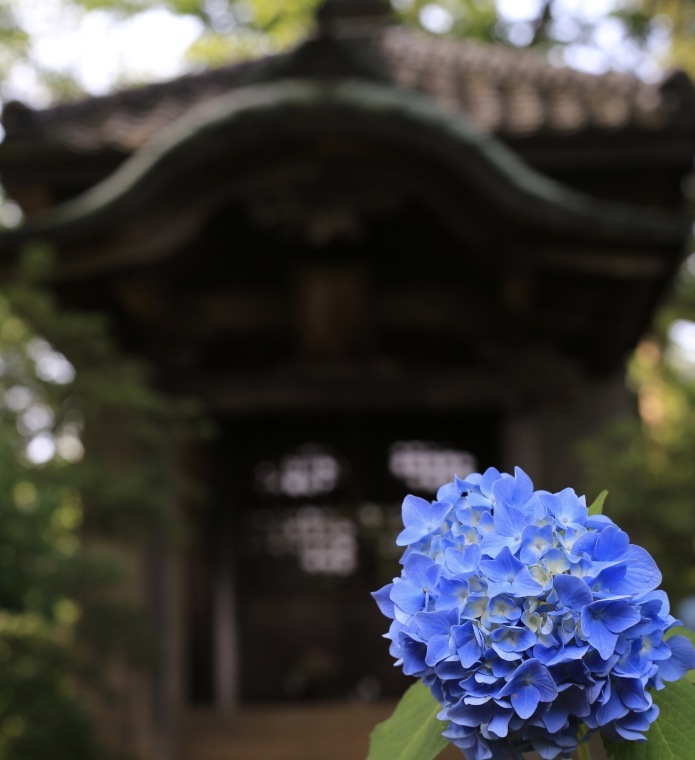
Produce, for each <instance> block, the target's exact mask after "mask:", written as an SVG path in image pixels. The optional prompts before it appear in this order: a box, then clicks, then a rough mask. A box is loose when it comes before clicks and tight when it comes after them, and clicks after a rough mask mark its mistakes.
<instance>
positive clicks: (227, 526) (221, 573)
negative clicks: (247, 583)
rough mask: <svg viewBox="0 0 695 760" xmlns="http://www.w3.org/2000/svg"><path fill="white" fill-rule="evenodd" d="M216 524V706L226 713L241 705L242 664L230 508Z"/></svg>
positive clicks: (218, 517)
mask: <svg viewBox="0 0 695 760" xmlns="http://www.w3.org/2000/svg"><path fill="white" fill-rule="evenodd" d="M216 511H217V519H216V520H215V526H216V536H215V549H214V551H215V557H214V574H213V588H212V598H213V648H214V658H213V669H214V670H213V687H214V699H215V706H216V707H217V708H218V709H219V710H222V711H228V710H231V709H233V708H234V707H235V706H236V705H237V703H238V702H239V687H240V678H241V673H240V667H239V665H240V663H239V634H238V627H237V610H236V594H235V592H236V589H235V579H234V558H233V542H232V529H233V528H232V521H231V519H230V517H229V508H227V510H224V505H222V506H221V508H218V510H216Z"/></svg>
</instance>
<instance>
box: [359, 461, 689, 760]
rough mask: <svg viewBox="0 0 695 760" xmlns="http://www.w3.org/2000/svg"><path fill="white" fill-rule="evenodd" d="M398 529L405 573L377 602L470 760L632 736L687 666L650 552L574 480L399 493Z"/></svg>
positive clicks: (639, 734) (552, 753)
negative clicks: (549, 485)
mask: <svg viewBox="0 0 695 760" xmlns="http://www.w3.org/2000/svg"><path fill="white" fill-rule="evenodd" d="M403 524H404V529H403V530H402V532H401V533H400V535H399V536H398V538H397V544H398V545H399V546H403V547H405V551H404V553H403V557H402V560H401V562H402V565H403V569H402V572H401V575H400V577H398V578H394V580H393V582H392V583H389V584H387V585H386V586H384V587H383V588H382V589H380V590H379V591H377V592H375V593H374V594H373V596H374V597H375V599H376V601H377V603H378V605H379V607H380V609H381V611H382V612H383V613H384V614H385V615H386V616H387V617H388V618H390V619H391V620H392V623H391V626H390V629H389V632H388V633H387V634H386V638H388V639H390V642H391V644H390V652H391V655H392V656H393V657H394V658H395V659H396V665H398V666H401V667H402V669H403V672H404V673H405V674H406V675H411V676H416V677H419V678H421V679H422V680H423V682H424V683H425V684H426V685H427V686H428V687H429V688H430V690H431V691H432V694H433V695H434V696H435V698H436V699H437V700H438V701H439V703H440V704H441V708H442V709H441V711H440V713H439V715H438V717H439V718H440V719H441V720H442V721H445V722H447V723H448V727H447V728H446V730H445V731H444V733H443V735H444V736H445V737H446V738H447V739H449V740H450V741H451V742H452V743H453V744H455V745H456V746H458V747H459V748H460V749H462V750H463V752H464V754H465V755H466V757H467V758H469V760H488V759H489V758H492V759H493V760H498V759H500V760H501V759H502V758H504V759H505V760H506V758H509V757H514V756H517V755H518V754H520V753H522V752H525V751H530V750H535V751H536V752H538V754H539V755H540V756H541V757H542V758H544V759H545V760H552V759H553V758H556V757H568V756H569V754H570V753H571V752H572V751H573V750H574V749H575V748H576V747H577V746H578V744H579V743H580V741H585V740H586V738H587V737H588V736H589V735H590V734H591V733H593V732H595V731H601V732H602V733H603V735H604V736H605V737H606V738H608V739H613V740H628V741H638V742H640V741H644V740H645V736H644V732H645V731H646V730H647V729H648V728H649V726H650V725H651V723H652V722H653V721H654V720H655V719H656V717H657V715H658V707H657V706H656V705H655V704H654V703H653V701H652V696H651V693H650V692H651V690H659V689H662V688H663V686H664V683H665V682H668V681H675V680H678V679H679V678H681V677H682V676H683V675H684V674H685V673H686V672H687V671H688V670H690V669H691V668H693V667H695V652H694V651H693V647H692V645H691V643H690V641H689V640H688V639H687V638H686V637H684V636H678V635H676V636H671V637H669V638H665V636H664V634H665V633H666V631H669V630H670V629H671V628H673V627H674V626H676V625H679V621H677V620H676V619H675V618H674V617H673V616H672V615H671V614H670V612H669V601H668V598H667V596H666V594H665V593H664V591H662V590H658V586H659V584H660V583H661V573H660V572H659V569H658V568H657V566H656V563H655V562H654V560H653V559H652V557H651V556H650V555H649V553H648V552H647V551H645V550H644V549H643V548H641V547H639V546H636V545H634V544H631V543H630V540H629V538H628V536H627V534H626V533H625V532H623V531H622V530H620V528H618V526H617V525H615V523H614V522H613V521H612V520H611V519H610V518H608V517H607V516H605V515H601V514H589V510H588V509H587V506H586V501H585V498H584V497H583V496H582V497H580V496H577V494H576V493H575V492H574V491H573V490H572V489H571V488H567V489H565V490H563V491H560V492H559V493H549V492H547V491H535V490H534V488H533V484H532V482H531V480H530V478H529V477H528V476H527V475H526V474H525V473H524V472H523V471H522V470H521V469H519V468H516V470H515V474H514V475H513V476H512V475H510V474H502V473H500V472H499V471H498V470H496V469H495V468H490V469H488V470H487V471H486V472H485V473H484V474H479V473H475V474H471V475H468V476H467V477H466V478H465V479H463V480H462V479H460V478H458V477H456V478H455V479H454V481H453V482H451V483H447V484H446V485H444V486H442V487H441V488H440V489H439V491H438V493H437V498H436V500H435V501H434V502H432V503H430V502H429V501H426V500H425V499H421V498H418V497H416V496H407V497H406V498H405V501H404V502H403Z"/></svg>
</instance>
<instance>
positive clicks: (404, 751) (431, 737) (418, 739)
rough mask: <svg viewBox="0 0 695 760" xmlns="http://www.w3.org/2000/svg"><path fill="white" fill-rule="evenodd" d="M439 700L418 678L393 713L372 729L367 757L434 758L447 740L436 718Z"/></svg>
mask: <svg viewBox="0 0 695 760" xmlns="http://www.w3.org/2000/svg"><path fill="white" fill-rule="evenodd" d="M439 710H440V706H439V703H438V702H437V700H436V699H435V698H434V697H433V696H432V694H431V693H430V690H429V689H428V688H427V687H426V686H425V685H424V684H423V683H422V681H418V682H417V683H414V684H413V685H412V686H411V687H410V688H409V689H408V691H406V693H405V694H404V695H403V697H402V699H401V701H400V702H399V703H398V705H397V706H396V709H395V711H394V713H393V715H392V716H391V717H390V718H388V720H385V721H384V722H383V723H379V725H378V726H377V727H376V728H375V729H374V730H373V731H372V735H371V737H370V741H369V754H368V755H367V760H434V758H435V757H437V755H439V753H440V752H441V751H442V750H443V749H444V748H445V747H446V746H447V744H448V743H449V742H448V741H447V740H446V739H445V738H444V737H443V736H442V731H443V730H444V729H445V725H444V724H443V723H442V722H441V721H440V720H437V713H438V712H439Z"/></svg>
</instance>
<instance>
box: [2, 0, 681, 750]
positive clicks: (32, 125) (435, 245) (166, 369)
mask: <svg viewBox="0 0 695 760" xmlns="http://www.w3.org/2000/svg"><path fill="white" fill-rule="evenodd" d="M2 124H3V127H4V130H5V138H4V141H3V142H2V144H0V180H1V181H2V184H3V186H4V188H5V189H6V192H7V194H8V195H9V196H10V197H11V198H13V199H14V200H15V201H16V202H17V203H18V204H19V205H20V206H21V208H22V210H23V211H24V213H25V215H26V222H25V224H24V226H23V227H22V228H19V229H15V230H9V231H6V232H5V233H3V234H2V235H0V262H2V264H3V266H5V267H7V266H11V265H12V263H13V262H14V261H15V260H16V257H17V255H18V252H19V251H20V249H21V247H22V245H23V244H24V243H26V242H27V241H29V240H42V241H45V242H48V243H50V244H51V245H52V246H53V247H54V249H55V251H56V254H57V263H56V268H55V272H54V275H53V280H52V282H53V287H54V288H55V291H56V293H57V294H58V295H59V297H60V298H61V300H62V301H63V302H64V303H66V304H67V305H69V306H71V307H76V308H81V309H90V310H100V311H102V312H106V313H108V315H110V318H111V320H112V321H113V324H114V327H115V330H116V333H117V335H118V337H119V339H120V341H121V342H122V345H123V346H124V347H125V348H127V349H128V350H129V351H132V352H134V353H136V354H138V355H140V356H143V357H145V358H146V359H147V361H149V362H150V363H151V364H152V365H153V366H154V367H155V369H156V376H157V381H158V384H159V386H160V387H161V388H162V389H164V390H165V391H166V392H168V393H170V394H174V395H178V396H184V397H189V398H190V397H192V398H195V399H197V400H198V401H199V402H201V404H202V405H203V407H204V409H205V411H206V413H207V414H208V415H209V417H210V418H211V419H212V420H214V422H215V426H216V431H217V434H216V436H215V437H214V438H213V439H212V440H210V441H209V442H206V443H205V444H200V445H201V446H204V447H205V448H204V450H203V451H202V452H200V453H201V456H200V457H199V458H200V460H201V461H203V462H205V468H204V470H203V476H204V479H205V481H206V483H207V484H208V486H209V488H208V492H209V498H208V502H207V504H206V505H205V506H201V507H200V508H199V509H197V510H195V511H194V512H192V513H190V514H188V515H187V519H188V521H189V524H190V526H191V530H192V533H193V535H194V536H195V540H194V541H193V543H192V544H191V546H189V547H188V548H187V549H186V550H185V551H181V552H179V553H177V554H176V555H175V556H174V557H165V558H159V560H157V561H159V565H157V562H154V564H153V567H159V571H158V572H157V573H156V579H155V580H156V582H153V583H152V584H150V585H151V586H152V589H153V590H152V598H151V600H150V601H151V606H152V609H153V610H155V611H156V614H155V615H154V619H155V621H156V625H157V626H158V630H157V636H158V640H159V641H160V642H161V662H160V663H159V667H158V668H157V670H156V672H155V673H154V674H153V676H152V678H151V683H149V685H148V687H147V689H146V690H145V691H144V692H143V694H142V695H141V699H140V701H139V702H138V704H137V706H136V708H134V709H135V712H136V713H137V716H136V717H137V720H135V722H134V724H133V725H136V727H137V730H135V729H134V734H133V736H134V738H133V739H132V742H133V745H132V746H133V747H134V748H137V749H139V751H140V752H141V756H142V757H143V758H149V760H155V758H156V760H177V759H178V760H206V758H207V759H208V760H212V758H213V757H220V758H221V757H225V758H234V760H237V759H238V760H253V759H254V758H261V757H262V758H266V757H273V758H274V760H292V759H293V758H302V760H311V758H316V759H318V758H328V757H330V758H332V759H337V760H341V759H342V758H356V757H360V756H361V755H360V752H363V751H364V747H362V745H360V746H361V747H362V749H357V750H355V748H354V746H352V745H350V741H351V740H352V739H353V737H352V736H351V735H350V731H349V730H348V729H347V728H344V729H341V726H343V727H345V726H347V725H348V724H347V723H345V722H341V721H340V720H337V721H336V723H335V730H334V731H333V730H332V732H331V735H330V737H329V738H328V739H327V740H326V741H327V743H326V744H320V741H321V740H320V739H316V738H313V739H312V738H311V737H312V736H314V734H315V732H316V731H317V730H318V729H317V726H319V725H320V721H318V718H317V717H316V715H317V713H315V712H312V711H313V710H317V709H318V708H315V707H313V706H314V705H315V704H316V703H317V702H320V701H324V702H325V701H326V700H332V704H333V705H334V706H335V705H343V704H347V703H350V704H353V705H354V704H358V703H369V702H370V701H371V700H375V699H379V698H384V697H386V698H388V697H393V696H394V695H396V694H397V693H398V692H399V690H400V689H402V688H403V685H404V681H402V680H401V679H400V678H399V677H398V676H397V674H396V673H395V671H394V670H393V668H392V666H391V663H390V661H389V658H388V655H387V652H386V646H385V644H384V643H383V642H382V640H381V638H380V634H381V633H382V632H383V630H384V628H385V625H384V622H383V620H382V618H381V616H380V615H379V613H378V611H377V610H376V607H375V606H374V605H373V603H372V601H371V599H370V598H369V596H368V593H369V591H370V590H372V589H375V588H378V587H379V586H380V585H381V584H382V583H383V582H385V581H386V580H388V579H389V578H390V577H391V576H392V575H393V574H395V572H396V567H397V566H396V554H395V553H394V551H393V549H392V548H391V543H390V542H391V537H392V536H393V535H394V532H395V530H396V526H395V523H394V520H396V519H397V515H398V506H399V504H400V501H401V500H402V498H403V496H404V495H405V494H406V493H408V492H416V493H420V494H422V495H431V494H432V493H433V490H434V489H435V488H436V485H437V483H438V482H441V481H443V480H446V479H450V478H451V476H452V475H453V472H454V471H458V472H459V474H463V473H464V472H465V471H466V470H467V469H469V468H470V467H475V466H477V467H487V466H489V465H496V466H499V467H512V466H513V465H514V464H519V465H521V466H523V467H525V468H526V469H527V470H528V471H529V473H530V474H531V475H532V476H533V477H534V478H535V479H536V481H537V483H538V484H539V485H542V486H543V487H546V488H550V489H552V488H556V487H562V486H565V485H567V484H568V483H574V482H576V481H577V478H578V477H579V471H578V469H577V465H576V463H575V461H574V458H573V445H574V443H575V442H576V441H577V440H578V439H579V438H581V437H582V436H584V435H586V434H588V433H590V432H594V431H596V430H598V429H599V428H600V426H601V425H602V424H603V422H604V421H605V420H606V419H607V418H609V417H610V416H611V415H613V414H616V413H619V412H621V411H625V410H630V409H631V408H632V402H631V400H630V398H629V395H628V394H627V392H626V391H625V388H624V383H623V371H624V361H625V357H626V355H627V354H628V352H629V351H630V350H631V349H632V348H634V346H635V345H636V343H637V341H638V340H639V339H640V337H641V336H642V335H643V334H644V332H645V330H646V329H647V328H648V326H649V323H650V319H651V317H652V315H653V312H654V309H655V307H656V306H657V304H658V303H659V302H660V300H661V299H662V298H663V296H664V294H665V292H666V291H667V289H668V287H669V285H670V283H671V282H672V280H673V278H674V275H675V273H676V271H677V268H678V266H679V263H680V262H681V260H682V258H683V255H684V253H685V252H686V244H687V241H688V235H689V231H690V222H689V220H688V218H687V216H686V214H685V212H684V205H685V202H686V198H685V188H686V184H685V180H686V178H687V177H688V175H689V173H690V171H691V169H692V166H693V156H694V155H695V90H694V89H693V85H692V84H691V82H690V81H689V79H688V78H687V77H686V76H685V75H684V74H682V73H673V74H670V75H668V76H666V77H665V78H664V79H663V81H661V82H658V83H646V82H643V81H641V80H640V79H638V78H636V77H635V76H632V75H630V74H617V73H609V74H605V75H601V76H596V75H590V74H587V73H582V72H578V71H574V70H571V69H568V68H562V67H556V66H553V65H551V64H550V63H548V62H547V61H546V60H545V59H544V58H542V57H540V56H538V55H537V54H534V53H529V52H522V51H514V50H511V49H507V48H503V47H500V46H491V45H486V44H481V43H475V42H461V41H454V40H449V39H440V38H435V37H432V36H426V35H423V34H420V33H415V32H412V31H408V30H406V29H404V28H399V27H398V26H396V25H393V24H391V23H389V19H388V17H387V14H386V12H385V10H384V7H383V6H382V5H381V4H380V3H378V2H375V1H370V0H352V1H351V0H327V2H326V3H325V4H324V5H323V7H322V8H321V9H320V10H319V12H318V18H317V23H316V26H315V29H314V32H313V33H312V34H311V36H310V37H309V38H308V39H307V41H306V42H304V43H303V44H302V45H300V46H299V47H298V48H296V49H295V50H293V51H290V52H288V53H282V54H277V55H270V56H267V57H263V58H260V59H258V60H253V61H249V62H243V63H234V64H230V65H227V66H223V67H221V68H216V69H213V70H209V71H204V72H202V73H195V74H190V75H186V76H183V77H180V78H178V79H176V80H173V81H169V82H164V83H160V84H153V85H150V86H146V87H140V88H137V89H131V90H124V91H121V92H117V93H115V94H112V95H108V96H104V97H91V98H87V99H84V100H81V101H78V102H73V103H66V104H62V105H56V106H53V107H50V108H47V109H45V110H33V109H31V108H29V107H27V106H25V105H22V104H19V103H9V104H7V105H6V106H5V109H4V113H3V119H2ZM172 509H176V505H172ZM155 559H156V558H155ZM162 568H165V569H166V568H169V570H167V571H166V572H164V571H163V570H162ZM290 703H291V704H292V707H291V710H293V712H292V713H291V714H292V716H293V717H292V720H291V721H285V724H284V725H285V728H284V729H283V731H287V733H286V734H283V736H282V739H281V741H280V743H279V746H278V747H275V748H274V749H273V750H272V752H271V751H270V750H268V749H267V748H266V750H263V749H258V747H262V746H266V745H263V741H267V740H268V736H269V734H272V725H273V724H272V720H270V719H267V716H266V719H264V720H260V719H259V718H258V715H259V713H258V712H254V711H258V710H264V709H266V708H267V709H269V710H270V708H268V707H267V706H268V705H275V706H278V705H279V706H282V705H288V704H290ZM273 709H274V708H273ZM346 710H347V708H346ZM191 711H194V712H195V715H197V716H200V715H208V716H212V715H213V714H215V713H219V712H225V711H229V712H230V714H231V717H230V718H229V725H237V724H235V723H234V721H235V720H238V716H239V715H241V716H244V715H246V716H250V717H249V718H248V719H249V720H250V721H253V720H257V724H258V727H259V728H258V733H257V736H256V739H255V740H249V742H248V743H247V744H245V745H244V747H245V749H240V748H239V747H240V746H241V745H238V746H236V745H234V744H233V743H231V744H225V750H224V754H219V755H213V754H209V755H204V754H203V753H202V750H200V751H198V750H196V749H195V742H194V741H193V739H191V738H190V736H188V738H187V735H186V734H185V732H186V731H187V730H188V729H187V728H186V727H187V726H188V725H189V723H188V722H187V721H188V720H189V719H190V716H191V714H192V712H191ZM271 713H272V714H273V715H276V716H281V715H286V714H288V713H286V712H285V713H283V711H282V709H280V708H278V710H277V711H276V712H275V713H273V712H272V710H271ZM271 713H268V714H271ZM264 714H265V713H264ZM345 714H346V715H347V713H345ZM234 716H237V718H235V717H234ZM253 716H255V717H253ZM225 720H226V719H225ZM278 720H281V718H280V717H278ZM346 720H347V718H346ZM251 724H252V723H251ZM251 724H249V725H251ZM290 724H291V725H290ZM205 725H207V724H205ZM220 725H227V723H224V724H220ZM223 730H224V729H223V728H220V731H223ZM312 732H313V733H312ZM293 737H294V738H293ZM230 741H231V740H230ZM239 741H241V740H239ZM254 741H256V744H254V743H253V742H254ZM360 741H364V739H363V738H360ZM302 742H305V743H304V744H302ZM307 742H308V743H307ZM312 742H314V743H313V744H312ZM317 742H318V743H317ZM235 746H236V748H235ZM351 746H352V748H350V747H351ZM254 747H256V749H254ZM307 747H313V748H314V749H307ZM312 752H313V754H312ZM254 753H255V754H254ZM293 753H294V754H293ZM341 753H343V754H341Z"/></svg>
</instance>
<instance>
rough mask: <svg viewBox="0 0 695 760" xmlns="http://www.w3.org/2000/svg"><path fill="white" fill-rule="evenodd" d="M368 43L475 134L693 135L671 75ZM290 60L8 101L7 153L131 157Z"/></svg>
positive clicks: (396, 35) (437, 43)
mask: <svg viewBox="0 0 695 760" xmlns="http://www.w3.org/2000/svg"><path fill="white" fill-rule="evenodd" d="M366 45H368V46H369V47H370V48H371V53H372V55H373V58H374V60H376V61H377V63H378V65H379V67H380V70H381V72H382V73H383V75H384V77H385V78H386V79H388V80H390V81H392V82H393V84H395V85H397V86H399V87H403V88H404V89H408V90H412V91H415V92H418V93H420V94H422V95H425V96H426V97H428V98H430V99H431V100H432V101H433V102H435V103H436V104H437V105H439V106H440V107H442V108H444V109H447V110H450V111H454V112H456V113H459V114H465V116H466V118H467V119H468V121H469V122H470V123H471V124H473V125H474V126H475V127H476V128H477V129H479V130H480V131H482V132H486V133H492V134H498V135H503V136H507V137H510V138H525V137H529V136H532V135H545V136H552V135H556V136H557V135H566V134H575V133H579V132H604V133H611V132H614V131H616V130H625V129H630V130H634V131H636V132H645V131H646V132H650V131H653V130H659V129H665V128H678V127H682V126H685V127H686V128H688V127H689V128H691V129H692V124H693V118H694V113H695V94H694V93H693V89H692V85H691V84H690V83H689V81H688V80H687V78H686V77H684V76H683V75H681V74H679V73H677V72H676V73H674V74H672V75H670V76H669V77H667V78H666V79H665V80H664V81H662V82H660V83H646V82H644V81H642V80H640V79H639V78H638V77H636V76H634V75H632V74H627V73H608V74H605V75H601V76H597V75H593V74H588V73H585V72H580V71H575V70H573V69H570V68H567V67H558V66H554V65H552V64H550V63H548V61H547V60H546V59H545V58H544V57H542V56H540V55H537V54H534V53H529V52H528V51H517V50H511V49H509V48H504V47H502V46H499V45H496V46H493V45H489V44H484V43H478V42H474V41H467V42H465V43H461V42H459V41H457V40H450V39H441V38H436V37H432V36H428V35H425V34H423V33H417V32H412V31H408V30H405V29H402V28H398V27H385V28H383V29H375V30H374V33H373V34H372V35H370V37H369V39H368V41H367V42H366ZM291 56H292V53H290V54H281V55H274V56H268V57H265V58H260V59H257V60H254V61H248V62H241V63H235V64H231V65H227V66H222V67H219V68H215V69H211V70H209V71H205V72H202V73H198V74H190V75H187V76H183V77H180V78H178V79H175V80H172V81H169V82H163V83H159V84H152V85H149V86H146V87H140V88H135V89H131V90H124V91H122V92H117V93H115V94H112V95H107V96H104V97H95V98H89V99H87V100H82V101H77V102H74V103H67V104H63V105H58V106H54V107H52V108H49V109H46V110H43V111H34V110H32V109H28V108H26V107H25V106H23V105H21V104H18V103H10V104H8V105H7V106H6V110H5V114H4V116H3V124H4V126H5V130H6V133H7V137H6V148H5V149H7V147H9V146H10V145H12V144H13V143H18V144H19V143H22V142H24V141H30V142H31V143H32V144H34V145H36V144H45V145H46V146H51V145H52V146H56V145H62V146H64V147H66V148H70V149H74V150H80V151H93V150H99V149H103V148H105V147H111V148H115V149H118V150H125V151H132V150H136V149H138V148H140V147H141V146H142V145H144V144H145V143H146V142H147V141H148V140H149V139H151V138H152V137H153V136H154V135H156V134H157V133H158V132H159V131H160V130H161V129H162V128H163V127H165V126H166V125H168V124H170V123H171V122H172V121H173V120H175V119H177V118H179V117H180V116H181V115H183V114H184V113H186V112H188V111H189V110H190V109H191V108H194V107H196V106H197V105H199V104H200V103H203V102H206V101H208V100H210V99H213V98H216V97H218V96H219V95H221V94H223V93H225V92H228V91H229V90H230V89H234V88H237V87H240V86H243V85H244V84H247V83H249V82H250V81H254V80H257V79H258V78H263V77H265V76H267V75H268V72H269V71H272V73H271V74H270V76H274V75H275V70H276V68H277V67H278V66H281V65H282V64H283V62H284V61H286V60H287V59H288V58H290V57H291ZM316 73H317V74H319V75H320V72H316Z"/></svg>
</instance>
